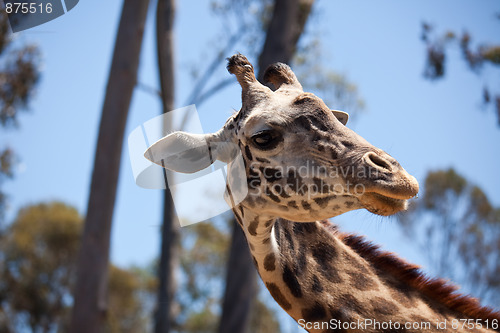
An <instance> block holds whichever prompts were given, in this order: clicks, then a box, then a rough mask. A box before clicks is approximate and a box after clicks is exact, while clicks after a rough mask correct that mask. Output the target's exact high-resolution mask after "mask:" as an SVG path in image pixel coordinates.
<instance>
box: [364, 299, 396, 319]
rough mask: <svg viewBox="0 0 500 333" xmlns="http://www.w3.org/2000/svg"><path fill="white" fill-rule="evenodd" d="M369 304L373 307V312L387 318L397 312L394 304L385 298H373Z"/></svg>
mask: <svg viewBox="0 0 500 333" xmlns="http://www.w3.org/2000/svg"><path fill="white" fill-rule="evenodd" d="M370 303H371V304H372V306H373V311H375V312H376V313H378V314H381V315H386V316H389V315H394V314H396V312H397V307H396V304H394V303H393V302H391V301H389V300H387V299H385V298H382V297H375V298H374V299H372V300H370Z"/></svg>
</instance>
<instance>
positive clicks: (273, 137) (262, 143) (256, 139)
mask: <svg viewBox="0 0 500 333" xmlns="http://www.w3.org/2000/svg"><path fill="white" fill-rule="evenodd" d="M252 141H253V143H254V144H255V146H257V147H258V148H260V149H263V150H269V149H273V148H275V147H276V146H277V145H278V143H279V142H280V141H281V135H279V133H278V132H276V131H262V132H259V133H256V134H254V135H253V136H252Z"/></svg>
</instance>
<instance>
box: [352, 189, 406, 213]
mask: <svg viewBox="0 0 500 333" xmlns="http://www.w3.org/2000/svg"><path fill="white" fill-rule="evenodd" d="M359 201H360V202H361V204H362V205H363V206H364V208H365V209H366V210H368V211H369V212H371V213H373V214H377V215H381V216H389V215H393V214H396V213H398V212H400V211H404V210H406V209H407V208H408V200H406V199H396V198H391V197H388V196H385V195H382V194H379V193H375V192H368V193H365V194H363V195H362V196H360V197H359Z"/></svg>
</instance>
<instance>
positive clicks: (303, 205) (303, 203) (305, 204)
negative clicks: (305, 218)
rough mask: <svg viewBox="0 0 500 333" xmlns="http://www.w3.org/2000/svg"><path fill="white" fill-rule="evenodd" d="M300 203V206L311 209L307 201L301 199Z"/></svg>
mask: <svg viewBox="0 0 500 333" xmlns="http://www.w3.org/2000/svg"><path fill="white" fill-rule="evenodd" d="M300 204H301V205H302V207H304V209H305V210H311V204H310V203H309V202H307V201H305V200H302V202H301V203H300Z"/></svg>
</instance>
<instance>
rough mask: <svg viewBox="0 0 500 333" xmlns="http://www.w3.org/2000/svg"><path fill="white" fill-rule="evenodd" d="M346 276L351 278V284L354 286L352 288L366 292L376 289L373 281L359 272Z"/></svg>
mask: <svg viewBox="0 0 500 333" xmlns="http://www.w3.org/2000/svg"><path fill="white" fill-rule="evenodd" d="M347 274H348V275H349V276H350V277H351V284H352V286H354V288H356V289H358V290H361V291H367V290H370V289H378V288H376V286H377V285H376V283H375V281H374V280H373V279H371V278H369V277H367V276H366V275H365V274H363V273H359V272H347Z"/></svg>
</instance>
